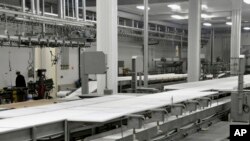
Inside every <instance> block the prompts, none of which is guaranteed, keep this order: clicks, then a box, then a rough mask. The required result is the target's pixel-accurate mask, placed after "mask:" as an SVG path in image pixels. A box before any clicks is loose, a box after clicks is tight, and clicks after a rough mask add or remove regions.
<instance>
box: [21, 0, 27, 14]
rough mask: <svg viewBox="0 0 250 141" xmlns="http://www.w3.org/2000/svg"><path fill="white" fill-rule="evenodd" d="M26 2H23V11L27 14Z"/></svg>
mask: <svg viewBox="0 0 250 141" xmlns="http://www.w3.org/2000/svg"><path fill="white" fill-rule="evenodd" d="M25 9H26V1H25V0H22V11H23V12H25V11H26V10H25Z"/></svg>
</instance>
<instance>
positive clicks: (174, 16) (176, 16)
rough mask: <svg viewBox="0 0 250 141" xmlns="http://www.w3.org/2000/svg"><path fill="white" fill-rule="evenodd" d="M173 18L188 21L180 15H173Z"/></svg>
mask: <svg viewBox="0 0 250 141" xmlns="http://www.w3.org/2000/svg"><path fill="white" fill-rule="evenodd" d="M171 17H172V18H174V19H177V20H184V19H186V17H183V16H180V15H172V16H171Z"/></svg>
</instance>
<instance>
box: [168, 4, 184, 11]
mask: <svg viewBox="0 0 250 141" xmlns="http://www.w3.org/2000/svg"><path fill="white" fill-rule="evenodd" d="M168 7H169V8H171V9H172V10H181V7H180V6H179V5H176V4H170V5H168Z"/></svg>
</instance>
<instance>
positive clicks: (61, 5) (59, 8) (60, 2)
mask: <svg viewBox="0 0 250 141" xmlns="http://www.w3.org/2000/svg"><path fill="white" fill-rule="evenodd" d="M57 5H58V18H60V19H62V18H63V9H62V7H63V4H62V0H57Z"/></svg>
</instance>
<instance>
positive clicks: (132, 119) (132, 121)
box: [128, 115, 145, 141]
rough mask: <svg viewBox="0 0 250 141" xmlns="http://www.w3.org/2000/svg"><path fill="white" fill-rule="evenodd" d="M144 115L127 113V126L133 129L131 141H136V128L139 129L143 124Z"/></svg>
mask: <svg viewBox="0 0 250 141" xmlns="http://www.w3.org/2000/svg"><path fill="white" fill-rule="evenodd" d="M144 120H145V118H144V116H143V115H129V116H128V128H132V129H133V141H137V139H136V129H141V128H142V126H143V124H144Z"/></svg>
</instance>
